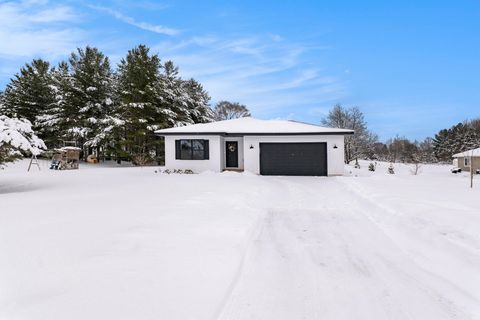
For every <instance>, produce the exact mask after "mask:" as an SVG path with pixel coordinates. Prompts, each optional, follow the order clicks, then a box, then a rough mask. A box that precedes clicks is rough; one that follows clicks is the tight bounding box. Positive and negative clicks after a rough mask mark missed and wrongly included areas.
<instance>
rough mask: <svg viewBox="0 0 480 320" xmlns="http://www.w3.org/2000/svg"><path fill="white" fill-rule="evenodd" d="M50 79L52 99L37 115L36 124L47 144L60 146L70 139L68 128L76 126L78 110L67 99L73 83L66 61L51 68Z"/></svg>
mask: <svg viewBox="0 0 480 320" xmlns="http://www.w3.org/2000/svg"><path fill="white" fill-rule="evenodd" d="M51 81H52V84H51V89H52V93H53V97H54V101H53V103H51V104H50V105H49V106H48V107H47V108H46V109H45V110H44V111H43V113H42V114H41V115H39V116H38V117H37V125H38V127H39V130H40V132H41V136H45V137H46V138H45V143H46V144H47V146H49V147H62V146H63V141H65V140H71V139H72V137H71V136H70V135H69V134H68V132H69V129H70V128H73V127H76V126H78V123H77V122H78V112H77V110H74V109H73V108H72V104H71V101H70V100H69V97H70V95H71V92H72V87H73V84H72V77H71V76H70V72H69V67H68V64H67V63H66V62H60V63H59V64H58V66H57V67H56V68H54V69H53V71H52V76H51Z"/></svg>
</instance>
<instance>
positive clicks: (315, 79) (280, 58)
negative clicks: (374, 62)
mask: <svg viewBox="0 0 480 320" xmlns="http://www.w3.org/2000/svg"><path fill="white" fill-rule="evenodd" d="M152 50H153V52H158V53H159V55H160V57H162V58H164V59H171V60H173V61H174V62H175V63H176V64H177V65H178V66H179V67H180V72H181V74H182V75H183V76H184V77H194V78H196V79H198V80H199V81H200V82H201V83H202V84H203V85H204V87H205V88H206V89H207V90H208V91H209V93H210V95H211V96H212V100H213V102H215V101H218V100H223V99H226V100H233V101H239V102H241V103H245V104H247V105H248V106H249V108H250V109H251V110H252V111H253V113H254V115H256V116H262V115H268V114H269V113H270V112H272V111H275V113H277V114H282V113H284V114H285V115H287V114H290V113H291V112H292V111H291V110H292V109H295V108H296V109H297V110H298V113H303V114H305V113H308V112H309V110H310V109H311V108H315V107H318V106H319V105H321V104H326V103H333V102H334V101H337V100H338V99H341V97H343V96H344V95H345V94H346V88H345V84H344V83H343V82H342V81H341V80H340V79H339V78H337V77H334V76H331V75H328V74H327V73H326V71H325V70H324V69H323V68H322V66H321V65H319V63H320V62H319V61H316V58H314V56H315V55H312V54H310V55H309V56H308V57H307V55H306V54H307V53H311V52H309V50H318V49H317V48H315V49H311V48H310V47H308V46H306V45H302V44H295V43H289V42H288V41H287V40H285V39H281V40H280V39H279V38H278V37H272V36H271V35H270V34H266V35H263V36H262V35H254V36H243V37H219V36H212V35H208V36H205V37H195V38H191V39H187V40H183V41H180V42H178V43H175V42H172V41H164V42H161V43H159V44H157V45H156V46H154V47H153V48H152ZM312 57H313V58H312ZM312 59H313V60H312ZM302 108H303V111H302V110H301V109H302Z"/></svg>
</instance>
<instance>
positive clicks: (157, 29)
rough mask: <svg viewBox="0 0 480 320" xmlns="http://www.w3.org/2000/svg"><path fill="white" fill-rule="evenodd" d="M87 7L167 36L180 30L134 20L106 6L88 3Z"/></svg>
mask: <svg viewBox="0 0 480 320" xmlns="http://www.w3.org/2000/svg"><path fill="white" fill-rule="evenodd" d="M89 7H90V8H91V9H95V10H97V11H101V12H105V13H107V14H109V15H111V16H113V17H114V18H116V19H118V20H120V21H122V22H125V23H127V24H129V25H131V26H134V27H137V28H140V29H143V30H146V31H150V32H155V33H159V34H165V35H169V36H174V35H177V34H179V33H180V30H178V29H174V28H169V27H165V26H161V25H155V24H151V23H148V22H143V21H136V20H135V19H134V18H132V17H130V16H127V15H124V14H123V13H121V12H119V11H117V10H113V9H111V8H108V7H102V6H94V5H90V6H89Z"/></svg>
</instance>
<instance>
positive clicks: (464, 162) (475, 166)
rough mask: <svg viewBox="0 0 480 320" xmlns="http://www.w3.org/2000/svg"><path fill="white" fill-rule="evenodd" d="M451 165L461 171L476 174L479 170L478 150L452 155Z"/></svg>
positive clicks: (479, 153)
mask: <svg viewBox="0 0 480 320" xmlns="http://www.w3.org/2000/svg"><path fill="white" fill-rule="evenodd" d="M453 165H454V166H455V167H457V168H460V169H462V170H463V171H470V170H472V171H473V172H477V171H478V170H480V148H477V149H472V150H467V151H464V152H460V153H457V154H454V155H453Z"/></svg>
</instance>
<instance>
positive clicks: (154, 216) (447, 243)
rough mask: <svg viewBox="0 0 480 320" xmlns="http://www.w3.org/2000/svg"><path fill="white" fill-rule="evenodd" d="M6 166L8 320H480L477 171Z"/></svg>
mask: <svg viewBox="0 0 480 320" xmlns="http://www.w3.org/2000/svg"><path fill="white" fill-rule="evenodd" d="M367 164H368V163H362V168H361V169H360V170H358V169H353V168H347V172H348V175H347V176H345V177H331V178H318V177H260V176H255V175H251V174H248V173H244V174H239V173H222V174H214V173H204V174H198V175H173V174H172V175H165V174H158V173H155V172H154V170H155V168H148V167H145V168H125V167H124V168H114V166H113V168H112V167H99V166H95V165H83V166H82V167H81V169H80V170H77V171H63V172H58V171H50V170H48V169H47V164H46V163H42V167H43V168H42V171H40V172H39V171H38V170H37V169H36V168H33V169H32V172H30V173H27V172H25V171H26V166H27V162H25V161H23V162H19V163H17V164H15V165H13V166H9V167H7V168H6V169H5V170H3V171H0V319H2V320H3V319H8V320H15V319H35V320H42V319H45V320H47V319H48V320H56V319H58V320H64V319H69V320H75V319H82V320H84V319H116V320H121V319H139V320H142V319H169V320H175V319H182V320H183V319H185V320H189V319H221V320H226V319H232V320H233V319H262V320H267V319H272V320H281V319H288V320H292V319H369V320H376V319H382V320H383V319H419V320H425V319H435V320H441V319H480V206H479V203H480V179H479V178H476V180H475V183H476V186H475V188H474V189H473V190H472V189H470V188H469V181H468V177H467V175H466V174H460V175H453V174H451V173H449V167H448V166H439V165H437V166H424V167H423V168H422V169H423V170H422V172H421V174H420V175H417V176H414V175H412V174H411V173H410V167H409V166H404V165H396V172H397V173H396V174H395V175H388V174H387V173H386V171H387V169H386V167H387V164H384V163H380V164H379V166H378V169H377V171H376V172H374V173H371V172H369V171H368V170H367Z"/></svg>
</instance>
